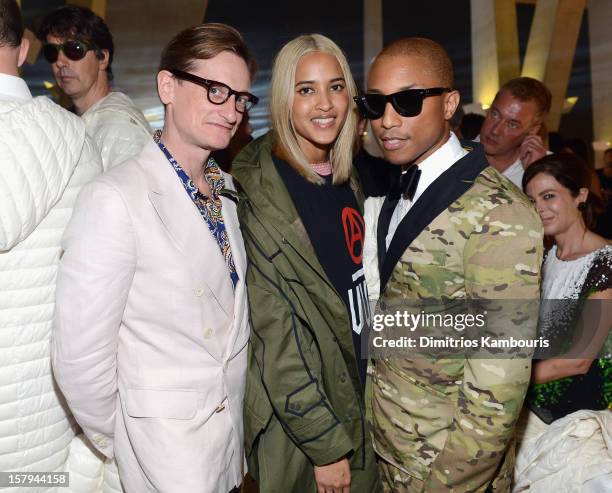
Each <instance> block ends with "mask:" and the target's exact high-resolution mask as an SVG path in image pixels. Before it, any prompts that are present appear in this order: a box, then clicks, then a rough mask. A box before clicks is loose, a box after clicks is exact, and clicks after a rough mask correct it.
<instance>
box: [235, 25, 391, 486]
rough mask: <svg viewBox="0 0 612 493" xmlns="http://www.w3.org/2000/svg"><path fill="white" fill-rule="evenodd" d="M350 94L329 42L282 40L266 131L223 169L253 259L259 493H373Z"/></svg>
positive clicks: (253, 438) (346, 74)
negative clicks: (236, 190)
mask: <svg viewBox="0 0 612 493" xmlns="http://www.w3.org/2000/svg"><path fill="white" fill-rule="evenodd" d="M355 94H356V88H355V83H354V81H353V78H352V76H351V73H350V68H349V66H348V63H347V61H346V58H345V56H344V54H343V53H342V51H341V50H340V48H339V47H338V46H337V45H336V44H335V43H334V42H333V41H331V40H330V39H328V38H326V37H325V36H321V35H320V34H312V35H305V36H300V37H298V38H296V39H294V40H292V41H290V42H289V43H287V44H286V45H285V46H284V47H283V48H282V49H281V51H280V52H279V54H278V55H277V57H276V60H275V62H274V68H273V71H272V80H271V91H270V112H271V119H272V132H270V133H269V134H268V135H266V136H264V137H261V138H259V139H257V140H256V141H254V142H252V143H251V144H249V146H247V148H246V149H245V150H244V151H243V152H242V153H241V154H240V155H239V156H238V157H237V159H236V160H235V161H234V163H233V172H234V174H235V176H236V177H237V179H238V180H239V181H240V183H241V185H242V187H243V189H244V192H245V194H246V196H244V195H243V196H242V200H240V201H239V205H238V216H239V218H240V221H241V226H242V231H243V234H244V239H245V248H246V251H247V256H248V259H249V262H250V264H249V269H248V273H247V286H248V295H249V306H250V312H251V339H250V342H251V346H250V350H249V369H248V374H247V391H246V397H245V440H246V447H247V459H248V461H249V472H250V473H251V474H252V475H253V476H254V477H255V479H256V480H257V482H258V483H259V490H260V491H261V492H262V493H277V492H278V493H286V492H300V493H315V492H318V493H348V492H349V491H351V492H353V493H355V492H363V493H373V492H377V491H380V488H381V487H380V483H379V480H378V474H377V471H376V467H375V463H374V453H373V450H372V444H371V441H370V435H369V433H368V428H367V423H366V418H365V409H364V397H363V394H364V392H363V385H364V382H365V360H361V359H358V355H359V353H360V334H361V331H362V330H363V329H364V327H365V321H366V319H367V318H368V316H369V313H368V311H369V307H368V304H367V290H366V286H365V278H364V273H363V264H362V254H363V237H364V223H363V218H362V215H361V206H360V202H361V200H360V198H359V197H358V196H356V194H355V190H354V188H353V183H352V182H353V180H352V177H351V175H352V159H353V151H354V147H355V142H356V138H357V114H356V112H355V110H354V109H353V108H352V101H351V100H352V97H353V96H355ZM361 335H362V334H361Z"/></svg>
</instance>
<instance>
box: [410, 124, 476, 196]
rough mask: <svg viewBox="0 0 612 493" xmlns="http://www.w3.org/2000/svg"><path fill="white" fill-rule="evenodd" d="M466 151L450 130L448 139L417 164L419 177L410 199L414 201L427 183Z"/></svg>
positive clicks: (430, 182)
mask: <svg viewBox="0 0 612 493" xmlns="http://www.w3.org/2000/svg"><path fill="white" fill-rule="evenodd" d="M467 153H468V151H466V150H465V149H464V148H463V147H461V142H459V139H458V138H457V137H456V136H455V134H454V133H453V132H450V136H449V139H448V140H447V141H446V142H445V143H444V144H443V145H442V146H441V147H440V148H439V149H437V150H436V152H434V153H433V154H432V155H431V156H429V157H427V158H426V159H425V160H423V161H422V162H421V163H419V164H418V167H419V169H420V170H421V178H420V179H419V185H418V186H417V189H416V192H415V194H414V198H413V200H412V201H413V202H414V201H416V200H417V199H418V198H419V196H420V195H421V194H422V193H423V192H424V191H425V190H426V189H427V187H428V186H429V185H431V184H432V183H433V182H434V181H435V180H436V179H437V178H438V177H439V176H440V175H441V174H442V173H444V172H445V171H446V170H447V169H449V168H450V167H451V166H452V165H453V164H455V163H456V162H457V161H459V160H460V159H461V158H462V157H463V156H465V155H466V154H467Z"/></svg>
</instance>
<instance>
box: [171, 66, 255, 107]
mask: <svg viewBox="0 0 612 493" xmlns="http://www.w3.org/2000/svg"><path fill="white" fill-rule="evenodd" d="M169 72H170V73H171V74H172V75H174V76H175V77H176V78H177V79H181V80H186V81H188V82H192V83H193V84H197V85H198V86H201V87H203V88H204V89H206V93H207V95H208V100H209V101H210V102H211V103H212V104H223V103H225V102H226V101H227V100H228V99H229V98H230V97H232V95H233V94H235V95H236V100H235V101H236V102H235V103H234V104H235V106H236V111H237V112H238V113H244V112H245V111H249V110H250V109H251V108H252V107H253V106H255V105H256V104H257V103H258V102H259V98H258V97H257V96H253V95H252V94H251V93H250V92H239V91H234V90H233V89H232V88H231V87H230V86H228V85H227V84H224V83H223V82H217V81H216V80H209V79H203V78H202V77H198V76H197V75H194V74H190V73H189V72H183V71H182V70H177V69H172V70H170V71H169Z"/></svg>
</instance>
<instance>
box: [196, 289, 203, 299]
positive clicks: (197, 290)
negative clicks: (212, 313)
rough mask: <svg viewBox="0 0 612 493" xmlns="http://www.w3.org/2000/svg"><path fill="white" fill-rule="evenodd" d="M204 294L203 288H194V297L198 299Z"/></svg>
mask: <svg viewBox="0 0 612 493" xmlns="http://www.w3.org/2000/svg"><path fill="white" fill-rule="evenodd" d="M203 294H204V288H196V289H195V295H196V296H197V297H198V298H199V297H200V296H202V295H203Z"/></svg>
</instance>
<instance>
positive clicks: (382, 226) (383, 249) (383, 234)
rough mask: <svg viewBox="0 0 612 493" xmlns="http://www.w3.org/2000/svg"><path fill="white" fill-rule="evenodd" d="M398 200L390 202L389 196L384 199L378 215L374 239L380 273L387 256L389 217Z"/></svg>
mask: <svg viewBox="0 0 612 493" xmlns="http://www.w3.org/2000/svg"><path fill="white" fill-rule="evenodd" d="M397 203H398V200H391V199H389V196H387V197H386V198H385V201H384V202H383V205H382V208H381V209H380V214H379V216H378V224H377V227H376V239H377V247H378V249H377V251H378V271H379V272H382V269H383V265H384V262H385V256H386V255H387V234H388V233H389V224H390V223H391V217H392V216H393V211H394V210H395V207H396V206H397Z"/></svg>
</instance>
